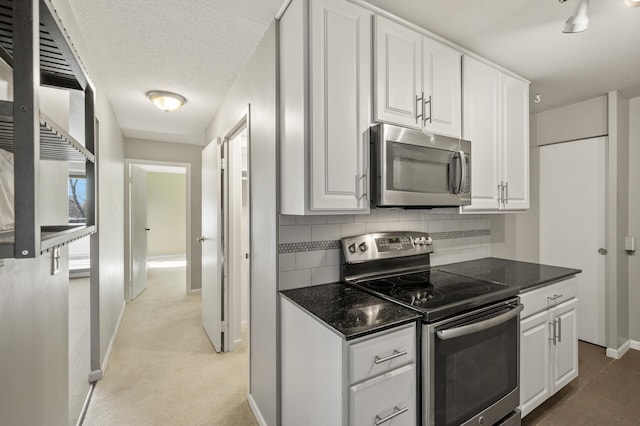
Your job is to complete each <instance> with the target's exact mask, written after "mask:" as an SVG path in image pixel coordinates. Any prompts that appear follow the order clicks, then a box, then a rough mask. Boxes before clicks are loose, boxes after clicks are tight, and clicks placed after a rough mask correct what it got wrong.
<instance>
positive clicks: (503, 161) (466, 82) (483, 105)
mask: <svg viewBox="0 0 640 426" xmlns="http://www.w3.org/2000/svg"><path fill="white" fill-rule="evenodd" d="M462 62H463V76H464V78H463V106H462V110H463V114H462V116H463V124H462V137H463V139H468V140H470V141H471V205H470V206H465V207H463V208H462V211H463V212H474V211H483V212H502V211H519V210H527V209H528V208H529V84H528V83H527V82H525V81H523V80H519V79H516V78H514V77H512V76H509V75H507V74H505V73H503V72H501V71H499V70H497V69H496V68H493V67H491V66H490V65H487V64H485V63H483V62H480V61H478V60H476V59H473V58H470V57H468V56H465V57H464V58H463V61H462Z"/></svg>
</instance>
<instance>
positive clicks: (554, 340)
mask: <svg viewBox="0 0 640 426" xmlns="http://www.w3.org/2000/svg"><path fill="white" fill-rule="evenodd" d="M549 327H552V331H551V337H549V340H551V342H552V343H553V346H555V345H556V337H557V333H556V322H555V321H553V322H550V323H549Z"/></svg>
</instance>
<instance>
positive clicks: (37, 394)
mask: <svg viewBox="0 0 640 426" xmlns="http://www.w3.org/2000/svg"><path fill="white" fill-rule="evenodd" d="M62 255H63V259H62V263H61V266H62V270H61V271H60V272H59V273H58V274H57V275H53V276H52V275H51V255H50V254H49V255H45V256H40V257H37V258H35V259H20V260H14V259H5V260H4V261H0V265H2V264H4V266H0V317H1V320H0V342H1V343H0V424H3V425H66V424H67V423H68V420H67V417H68V406H67V404H68V402H67V401H68V393H69V392H68V377H67V376H68V359H67V356H68V345H69V344H68V341H69V340H68V339H69V334H68V327H69V326H68V323H67V321H68V315H69V310H68V298H69V296H68V280H69V273H68V269H67V256H68V254H67V249H66V247H65V248H63V249H62Z"/></svg>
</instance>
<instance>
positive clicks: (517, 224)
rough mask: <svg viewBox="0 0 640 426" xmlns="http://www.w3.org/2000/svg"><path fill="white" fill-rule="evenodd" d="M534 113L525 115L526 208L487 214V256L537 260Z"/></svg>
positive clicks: (537, 151)
mask: <svg viewBox="0 0 640 426" xmlns="http://www.w3.org/2000/svg"><path fill="white" fill-rule="evenodd" d="M537 119H538V116H537V115H536V114H531V115H530V116H529V129H530V135H529V171H530V175H529V197H530V200H529V210H528V211H527V212H524V213H508V214H495V215H492V216H491V256H494V257H501V258H504V259H513V260H519V261H523V262H538V261H539V260H540V148H539V147H538V143H537V139H538V135H537V129H538V126H537Z"/></svg>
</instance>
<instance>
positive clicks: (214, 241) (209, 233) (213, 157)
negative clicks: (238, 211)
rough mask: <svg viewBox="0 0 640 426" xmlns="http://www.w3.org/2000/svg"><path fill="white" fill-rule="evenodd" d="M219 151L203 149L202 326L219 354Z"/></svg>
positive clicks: (212, 147)
mask: <svg viewBox="0 0 640 426" xmlns="http://www.w3.org/2000/svg"><path fill="white" fill-rule="evenodd" d="M220 185H221V182H220V148H219V145H218V143H217V141H213V142H211V143H209V145H207V146H206V147H205V148H204V149H203V150H202V236H201V237H200V242H201V244H202V327H203V328H204V330H205V331H206V333H207V336H209V340H211V343H212V344H213V347H214V349H215V350H216V351H218V352H220V351H222V279H221V273H222V259H220V256H219V254H220V253H221V249H220V227H221V223H220V219H221V218H220V216H219V214H218V212H219V209H220V201H221V200H220V195H221V194H220Z"/></svg>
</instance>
